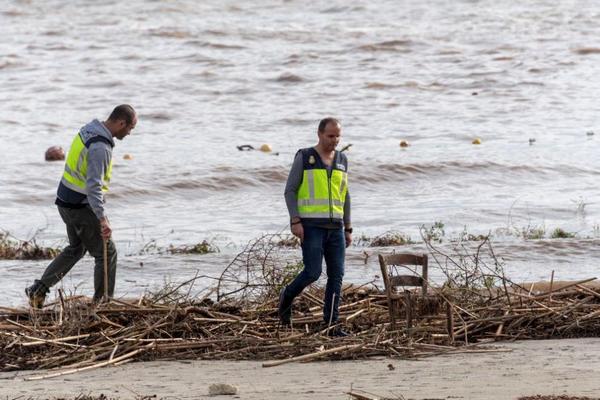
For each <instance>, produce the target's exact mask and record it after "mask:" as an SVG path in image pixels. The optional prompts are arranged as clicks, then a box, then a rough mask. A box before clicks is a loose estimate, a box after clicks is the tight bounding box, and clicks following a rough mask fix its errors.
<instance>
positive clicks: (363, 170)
mask: <svg viewBox="0 0 600 400" xmlns="http://www.w3.org/2000/svg"><path fill="white" fill-rule="evenodd" d="M288 173H289V169H288V168H287V167H282V166H279V167H273V168H245V169H241V168H238V167H232V166H221V167H216V168H214V169H213V170H212V171H210V172H209V173H204V174H202V175H201V174H200V173H198V174H194V173H193V172H192V173H186V174H185V176H183V177H182V176H181V174H179V177H177V178H174V177H172V176H168V177H167V176H165V177H161V178H159V179H158V182H159V183H158V184H156V185H151V184H150V183H148V187H152V189H141V188H140V187H139V186H138V185H137V184H135V183H134V184H133V186H129V185H126V184H122V183H121V184H120V185H119V186H118V187H119V189H118V191H117V193H116V194H115V195H114V196H116V197H119V198H120V197H128V196H141V197H144V196H156V195H159V196H160V195H161V194H167V195H169V194H176V193H177V192H189V191H192V192H194V191H199V192H206V193H212V192H214V193H218V192H228V191H236V190H251V189H252V188H258V187H264V186H266V187H269V188H276V187H279V188H281V190H283V187H284V186H285V182H286V180H287V176H288ZM575 174H576V175H577V176H590V177H597V176H600V169H594V168H581V167H575V166H573V165H548V166H532V165H526V164H519V165H511V164H503V163H498V162H489V161H482V162H468V161H447V162H419V163H407V164H402V163H379V164H363V163H361V162H356V163H352V164H351V181H352V182H353V183H354V184H355V185H356V184H357V183H358V182H359V183H360V185H361V186H364V185H376V186H377V185H382V184H383V185H388V186H389V185H390V184H395V183H406V182H410V181H417V180H418V181H419V182H433V181H436V180H440V179H441V180H443V181H444V182H445V183H448V182H459V181H462V180H464V181H469V180H472V179H475V180H477V181H479V180H480V179H481V177H485V179H486V181H488V183H489V184H490V185H492V184H493V185H494V186H502V185H503V184H505V183H506V182H509V181H511V180H514V179H518V180H520V181H531V182H534V181H545V180H547V179H549V178H555V179H559V178H560V177H568V176H573V175H575ZM134 182H135V181H134ZM161 182H162V183H161ZM465 185H467V186H468V185H469V184H467V183H465Z"/></svg>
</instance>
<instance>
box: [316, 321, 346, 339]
mask: <svg viewBox="0 0 600 400" xmlns="http://www.w3.org/2000/svg"><path fill="white" fill-rule="evenodd" d="M325 329H327V324H323V329H322V330H325ZM325 336H330V337H346V336H350V334H349V333H348V332H346V331H345V330H343V329H342V327H341V326H332V327H331V328H330V329H329V330H328V331H327V332H325Z"/></svg>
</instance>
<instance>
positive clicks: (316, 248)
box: [285, 226, 346, 323]
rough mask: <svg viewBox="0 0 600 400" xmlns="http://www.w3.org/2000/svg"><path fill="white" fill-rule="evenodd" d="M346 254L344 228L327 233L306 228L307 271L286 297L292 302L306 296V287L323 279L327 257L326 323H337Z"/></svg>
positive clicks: (305, 261) (288, 287) (295, 282)
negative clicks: (320, 278) (322, 273)
mask: <svg viewBox="0 0 600 400" xmlns="http://www.w3.org/2000/svg"><path fill="white" fill-rule="evenodd" d="M345 254H346V239H345V237H344V231H343V229H342V228H340V229H325V228H317V227H312V226H305V227H304V242H302V261H303V262H304V269H303V270H302V272H300V274H298V276H297V277H296V278H295V279H294V280H293V281H292V283H290V284H289V285H288V286H287V287H286V289H285V297H286V298H287V299H289V301H290V302H291V301H292V300H293V299H294V298H295V297H296V296H298V295H299V294H300V293H302V291H303V290H304V288H305V287H307V286H308V285H310V284H311V283H313V282H315V281H316V280H317V279H319V277H320V276H321V272H322V270H323V257H325V264H326V265H327V286H326V287H325V299H324V300H325V305H324V307H323V320H324V321H325V322H326V323H329V321H332V322H336V321H337V319H338V306H339V304H340V296H341V293H342V279H343V277H344V257H345Z"/></svg>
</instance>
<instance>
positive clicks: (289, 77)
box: [275, 72, 304, 83]
mask: <svg viewBox="0 0 600 400" xmlns="http://www.w3.org/2000/svg"><path fill="white" fill-rule="evenodd" d="M275 81H276V82H287V83H299V82H303V81H304V79H303V78H302V77H301V76H299V75H296V74H292V73H290V72H284V73H283V74H281V75H279V76H278V77H277V78H276V79H275Z"/></svg>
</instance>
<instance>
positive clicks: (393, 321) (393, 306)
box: [388, 298, 398, 331]
mask: <svg viewBox="0 0 600 400" xmlns="http://www.w3.org/2000/svg"><path fill="white" fill-rule="evenodd" d="M388 311H389V313H390V322H391V326H392V330H393V331H395V330H396V312H397V311H398V308H397V306H396V302H395V301H394V300H392V299H390V298H388Z"/></svg>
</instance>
